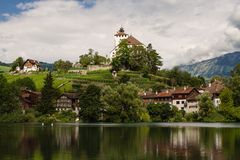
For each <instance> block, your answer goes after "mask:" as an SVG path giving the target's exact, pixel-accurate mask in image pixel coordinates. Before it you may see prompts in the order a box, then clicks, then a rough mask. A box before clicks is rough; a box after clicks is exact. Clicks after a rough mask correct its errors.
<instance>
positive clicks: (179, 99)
mask: <svg viewBox="0 0 240 160" xmlns="http://www.w3.org/2000/svg"><path fill="white" fill-rule="evenodd" d="M193 95H199V92H198V90H197V89H196V88H193V87H180V88H176V89H174V90H173V92H172V105H174V106H176V107H177V108H178V109H179V110H180V109H182V110H185V111H186V112H190V111H191V110H192V108H189V106H190V105H188V101H191V103H193V102H196V101H197V100H196V101H194V98H195V97H192V96H193ZM191 97H192V98H191ZM191 107H192V106H191Z"/></svg>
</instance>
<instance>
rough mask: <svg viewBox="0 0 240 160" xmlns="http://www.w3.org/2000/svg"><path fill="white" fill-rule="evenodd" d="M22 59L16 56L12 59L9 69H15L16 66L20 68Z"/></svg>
mask: <svg viewBox="0 0 240 160" xmlns="http://www.w3.org/2000/svg"><path fill="white" fill-rule="evenodd" d="M23 63H24V60H23V58H22V57H18V58H17V59H16V60H15V61H13V63H12V65H11V71H15V70H16V68H17V67H20V69H22V67H23Z"/></svg>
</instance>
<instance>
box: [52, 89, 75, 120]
mask: <svg viewBox="0 0 240 160" xmlns="http://www.w3.org/2000/svg"><path fill="white" fill-rule="evenodd" d="M70 110H71V111H73V112H75V113H76V114H77V115H78V114H79V110H80V108H79V94H78V93H63V94H62V95H60V96H59V97H58V98H57V101H56V111H70Z"/></svg>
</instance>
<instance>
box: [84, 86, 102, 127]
mask: <svg viewBox="0 0 240 160" xmlns="http://www.w3.org/2000/svg"><path fill="white" fill-rule="evenodd" d="M80 92H81V93H80V97H79V99H80V103H79V106H80V108H81V110H80V117H81V118H82V120H83V121H84V122H97V121H99V118H100V113H101V102H100V95H101V94H100V93H101V89H100V88H99V87H98V86H96V85H93V84H91V85H89V86H87V88H86V89H84V90H81V91H80Z"/></svg>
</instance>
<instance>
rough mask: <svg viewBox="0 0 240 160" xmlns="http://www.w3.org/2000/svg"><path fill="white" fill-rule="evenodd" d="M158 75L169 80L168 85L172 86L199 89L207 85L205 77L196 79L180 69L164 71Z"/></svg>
mask: <svg viewBox="0 0 240 160" xmlns="http://www.w3.org/2000/svg"><path fill="white" fill-rule="evenodd" d="M157 75H159V76H161V77H166V78H168V79H169V82H168V85H170V86H193V87H199V86H201V85H204V84H205V79H204V78H203V77H201V76H198V77H194V76H192V75H191V74H190V73H188V72H186V71H181V70H180V69H179V68H178V67H174V68H173V69H171V70H167V69H163V70H161V71H158V73H157Z"/></svg>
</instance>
